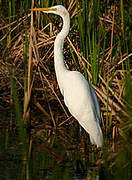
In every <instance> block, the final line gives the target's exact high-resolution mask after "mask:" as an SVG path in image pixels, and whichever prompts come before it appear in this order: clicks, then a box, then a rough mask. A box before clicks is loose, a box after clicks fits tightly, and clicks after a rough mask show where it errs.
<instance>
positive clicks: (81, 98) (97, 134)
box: [32, 5, 103, 147]
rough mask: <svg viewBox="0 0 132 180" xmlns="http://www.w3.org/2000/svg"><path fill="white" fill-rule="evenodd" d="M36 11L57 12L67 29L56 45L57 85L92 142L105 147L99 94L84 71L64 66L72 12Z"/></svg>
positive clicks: (51, 9)
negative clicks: (64, 47)
mask: <svg viewBox="0 0 132 180" xmlns="http://www.w3.org/2000/svg"><path fill="white" fill-rule="evenodd" d="M32 10H33V11H43V12H45V13H53V14H57V15H59V16H61V17H62V19H63V28H62V30H61V32H60V33H59V34H58V35H57V37H56V39H55V42H54V66H55V72H56V77H57V82H58V84H59V88H60V91H61V93H62V95H63V96H64V102H65V104H66V106H67V107H68V109H69V111H70V113H71V114H72V115H73V116H74V117H75V118H76V119H77V120H78V122H79V123H80V125H81V126H82V127H83V128H84V129H85V130H86V131H87V132H88V133H89V135H90V141H91V143H92V144H95V145H97V147H101V146H102V143H103V136H102V131H101V128H100V122H101V117H100V107H99V104H98V99H97V96H96V93H95V91H94V89H93V87H92V85H91V84H90V83H89V82H88V81H87V80H86V79H85V78H84V76H83V75H82V74H81V73H80V72H78V71H69V70H67V68H66V66H65V64H64V59H63V45H64V39H65V38H66V36H67V35H68V33H69V28H70V16H69V13H68V11H67V10H66V9H65V8H64V7H63V6H61V5H58V6H54V7H51V8H36V9H32Z"/></svg>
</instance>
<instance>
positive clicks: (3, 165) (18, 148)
mask: <svg viewBox="0 0 132 180" xmlns="http://www.w3.org/2000/svg"><path fill="white" fill-rule="evenodd" d="M0 118H1V123H0V137H1V138H0V179H10V180H11V179H13V180H14V179H19V180H20V179H28V178H27V177H28V176H29V177H30V179H35V180H36V179H37V180H39V179H54V180H56V179H57V180H59V179H60V180H63V179H74V180H77V179H78V180H79V179H81V180H83V179H87V178H88V179H89V178H90V179H99V167H100V163H99V158H100V157H101V155H100V153H101V152H100V151H99V150H97V149H96V148H94V147H93V148H91V147H90V146H89V147H88V144H89V143H88V141H89V140H88V138H86V134H85V132H84V131H81V132H80V129H79V128H78V125H77V123H76V122H75V123H73V124H71V126H70V128H69V126H67V125H65V126H62V127H59V128H56V129H51V127H50V126H48V125H47V124H46V123H45V124H43V122H42V124H41V123H38V124H37V123H36V124H35V123H34V122H33V124H32V125H31V126H32V127H31V128H30V130H29V129H28V137H27V143H28V146H27V147H28V159H27V157H26V155H25V151H24V146H23V143H22V141H21V139H20V138H19V135H18V134H19V132H18V127H17V123H16V121H15V118H14V116H13V115H12V114H11V113H5V114H3V113H2V114H1V117H0ZM45 122H46V121H45ZM44 127H46V129H44ZM74 128H75V129H76V130H74ZM84 137H85V138H84ZM24 177H25V178H24Z"/></svg>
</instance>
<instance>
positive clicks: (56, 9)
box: [31, 5, 68, 17]
mask: <svg viewBox="0 0 132 180" xmlns="http://www.w3.org/2000/svg"><path fill="white" fill-rule="evenodd" d="M31 10H32V11H42V12H44V13H52V14H56V15H59V16H62V17H64V16H67V15H68V11H67V10H66V8H65V7H64V6H62V5H56V6H53V7H49V8H33V9H31Z"/></svg>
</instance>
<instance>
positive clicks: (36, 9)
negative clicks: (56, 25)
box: [31, 7, 56, 12]
mask: <svg viewBox="0 0 132 180" xmlns="http://www.w3.org/2000/svg"><path fill="white" fill-rule="evenodd" d="M31 11H45V12H46V11H56V8H52V7H51V8H33V9H31Z"/></svg>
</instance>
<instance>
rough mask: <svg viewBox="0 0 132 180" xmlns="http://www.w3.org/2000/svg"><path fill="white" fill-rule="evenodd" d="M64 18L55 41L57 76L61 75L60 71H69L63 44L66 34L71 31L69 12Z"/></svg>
mask: <svg viewBox="0 0 132 180" xmlns="http://www.w3.org/2000/svg"><path fill="white" fill-rule="evenodd" d="M62 19H63V27H62V30H61V31H60V33H59V34H58V35H57V37H56V39H55V42H54V65H55V71H56V75H57V76H61V75H60V73H63V72H65V71H67V69H66V67H65V64H64V58H63V45H64V40H65V38H66V36H67V35H68V33H69V28H70V17H69V14H67V15H66V16H64V17H62Z"/></svg>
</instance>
